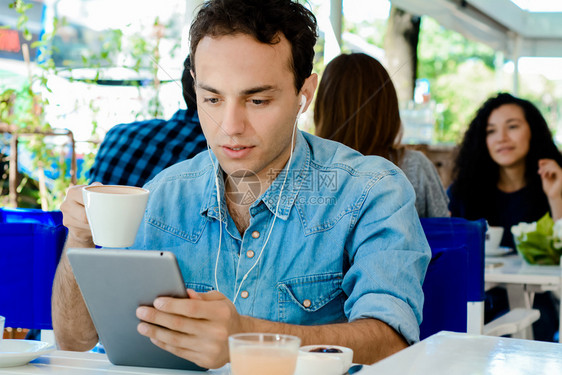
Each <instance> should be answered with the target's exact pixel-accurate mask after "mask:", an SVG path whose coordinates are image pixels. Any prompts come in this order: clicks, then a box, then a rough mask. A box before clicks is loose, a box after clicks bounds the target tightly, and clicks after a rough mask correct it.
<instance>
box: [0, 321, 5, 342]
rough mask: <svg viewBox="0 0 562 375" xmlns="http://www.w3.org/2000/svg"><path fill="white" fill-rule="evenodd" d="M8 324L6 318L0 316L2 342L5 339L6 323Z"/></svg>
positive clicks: (0, 338)
mask: <svg viewBox="0 0 562 375" xmlns="http://www.w3.org/2000/svg"><path fill="white" fill-rule="evenodd" d="M5 322H6V318H4V317H3V316H0V341H2V339H3V338H4V323H5Z"/></svg>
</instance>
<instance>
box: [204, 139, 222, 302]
mask: <svg viewBox="0 0 562 375" xmlns="http://www.w3.org/2000/svg"><path fill="white" fill-rule="evenodd" d="M207 152H208V153H209V159H211V164H213V171H215V162H214V161H213V158H212V156H211V148H210V147H209V144H208V143H207ZM218 174H219V171H218V170H216V172H215V187H216V189H217V204H218V207H219V250H218V251H217V260H216V261H215V287H216V288H217V292H220V290H219V282H218V280H217V269H218V267H219V258H220V255H221V242H222V207H221V199H220V191H219V175H218Z"/></svg>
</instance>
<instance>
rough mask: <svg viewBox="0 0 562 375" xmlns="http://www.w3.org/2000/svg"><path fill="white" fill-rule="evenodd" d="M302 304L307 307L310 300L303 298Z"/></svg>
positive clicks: (310, 303)
mask: <svg viewBox="0 0 562 375" xmlns="http://www.w3.org/2000/svg"><path fill="white" fill-rule="evenodd" d="M302 305H303V306H304V307H306V308H309V307H310V305H312V302H310V300H309V299H305V300H304V301H302Z"/></svg>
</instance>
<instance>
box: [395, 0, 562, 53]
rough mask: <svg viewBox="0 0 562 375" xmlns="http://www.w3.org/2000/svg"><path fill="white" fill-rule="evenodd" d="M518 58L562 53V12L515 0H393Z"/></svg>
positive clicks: (399, 6)
mask: <svg viewBox="0 0 562 375" xmlns="http://www.w3.org/2000/svg"><path fill="white" fill-rule="evenodd" d="M391 2H392V4H393V5H395V6H396V7H398V8H401V9H403V10H405V11H407V12H409V13H413V14H418V15H428V16H431V17H433V18H435V19H436V20H437V21H438V22H439V23H440V24H442V25H443V26H444V27H447V28H449V29H452V30H455V31H457V32H459V33H460V34H462V35H464V36H465V37H467V38H469V39H475V40H478V41H480V42H482V43H485V44H487V45H489V46H491V47H492V48H494V49H495V50H498V51H503V52H504V53H505V54H506V55H507V56H511V57H514V59H516V58H518V57H523V56H529V57H562V12H529V11H527V10H523V9H521V8H520V7H518V6H517V5H515V4H514V3H513V2H512V1H511V0H431V1H427V0H391Z"/></svg>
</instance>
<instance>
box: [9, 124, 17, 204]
mask: <svg viewBox="0 0 562 375" xmlns="http://www.w3.org/2000/svg"><path fill="white" fill-rule="evenodd" d="M10 154H11V155H10V171H9V176H10V177H9V179H8V187H9V192H10V206H11V207H17V206H18V134H17V133H12V139H11V140H10Z"/></svg>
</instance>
